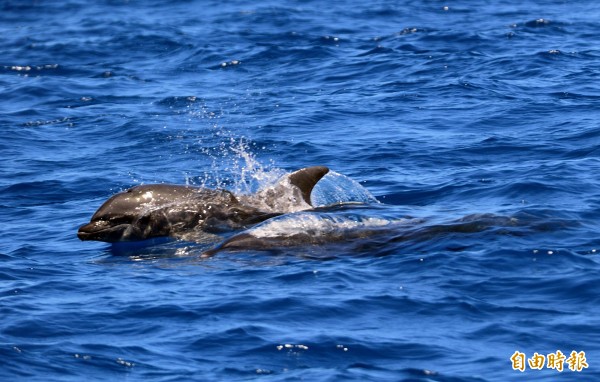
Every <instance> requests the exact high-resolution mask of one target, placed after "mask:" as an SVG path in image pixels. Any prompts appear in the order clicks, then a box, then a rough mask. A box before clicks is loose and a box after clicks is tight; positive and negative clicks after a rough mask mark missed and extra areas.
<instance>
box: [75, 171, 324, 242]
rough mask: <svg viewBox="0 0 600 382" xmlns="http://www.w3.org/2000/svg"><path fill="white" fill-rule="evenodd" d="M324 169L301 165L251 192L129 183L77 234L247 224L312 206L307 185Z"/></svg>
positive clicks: (95, 236) (175, 231) (101, 236)
mask: <svg viewBox="0 0 600 382" xmlns="http://www.w3.org/2000/svg"><path fill="white" fill-rule="evenodd" d="M328 172H329V169H328V168H327V167H324V166H315V167H308V168H304V169H301V170H298V171H296V172H293V173H291V174H288V175H286V176H284V177H283V178H282V179H280V181H279V182H278V183H277V184H276V185H275V186H272V187H268V188H266V189H263V190H261V191H259V192H257V193H256V194H254V195H240V196H235V195H234V194H233V193H231V192H230V191H227V190H222V189H217V190H213V189H207V188H202V187H193V186H185V185H172V184H148V185H142V186H137V187H133V188H131V189H129V190H127V191H124V192H120V193H118V194H116V195H113V196H112V197H111V198H110V199H108V200H107V201H106V202H105V203H104V204H102V206H101V207H100V208H99V209H98V210H97V211H96V213H95V214H94V215H93V216H92V218H91V221H90V222H89V223H88V224H85V225H83V226H81V227H80V228H79V231H78V232H77V236H78V237H79V239H81V240H96V241H105V242H111V243H114V242H121V241H138V240H146V239H152V238H157V237H166V236H170V237H175V238H177V237H182V236H183V237H185V235H189V234H190V233H191V234H192V235H193V234H199V235H202V234H207V235H210V234H215V233H219V232H224V231H231V230H236V229H242V228H247V227H249V226H252V225H254V224H257V223H260V222H262V221H265V220H267V219H269V218H272V217H274V216H278V215H281V214H284V213H287V212H295V211H300V210H305V209H310V208H312V205H311V201H310V194H311V192H312V189H313V187H314V186H315V184H316V183H317V182H318V181H319V180H320V179H321V178H322V177H323V176H324V175H325V174H327V173H328Z"/></svg>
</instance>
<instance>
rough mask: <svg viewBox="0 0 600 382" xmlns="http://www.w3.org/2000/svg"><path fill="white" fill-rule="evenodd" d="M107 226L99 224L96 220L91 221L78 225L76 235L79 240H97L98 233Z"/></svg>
mask: <svg viewBox="0 0 600 382" xmlns="http://www.w3.org/2000/svg"><path fill="white" fill-rule="evenodd" d="M106 228H108V227H102V226H99V224H98V222H91V223H88V224H86V225H82V226H81V227H79V230H78V231H77V237H78V238H79V240H83V241H85V240H98V239H97V237H98V234H99V233H100V232H102V231H103V230H104V229H106Z"/></svg>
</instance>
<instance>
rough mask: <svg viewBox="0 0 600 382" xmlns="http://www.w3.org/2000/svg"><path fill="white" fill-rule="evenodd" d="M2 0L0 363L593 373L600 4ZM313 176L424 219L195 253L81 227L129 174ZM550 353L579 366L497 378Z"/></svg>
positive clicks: (19, 372)
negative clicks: (321, 170)
mask: <svg viewBox="0 0 600 382" xmlns="http://www.w3.org/2000/svg"><path fill="white" fill-rule="evenodd" d="M0 9H1V10H0V47H1V52H2V54H1V56H0V127H1V128H2V138H0V163H1V164H0V221H1V222H2V224H1V225H0V317H1V321H0V379H2V380H11V381H12V380H27V381H48V380H61V381H81V380H128V381H149V380H153V381H180V380H198V381H205V380H268V381H283V380H323V381H339V380H356V381H365V380H372V381H380V380H395V381H399V380H402V381H508V380H527V381H571V380H579V379H581V380H589V381H592V380H597V379H600V369H599V365H600V345H599V344H600V331H599V328H600V319H599V318H598V314H599V313H600V308H598V306H599V304H600V299H599V298H598V291H599V286H600V283H599V282H598V279H599V278H600V258H599V256H598V251H600V238H599V237H600V236H599V235H600V229H599V227H598V221H599V219H598V216H600V189H599V185H600V179H599V175H598V174H599V173H600V149H599V145H600V123H599V122H598V121H599V119H600V88H599V87H598V80H599V79H600V45H599V43H598V36H600V26H599V24H598V20H599V19H600V6H599V5H598V3H597V2H595V1H589V0H588V1H578V2H566V1H544V2H542V1H540V2H532V1H525V2H509V1H498V2H479V1H473V0H464V1H447V2H438V1H406V2H392V1H377V2H361V1H351V2H327V3H323V2H316V1H309V2H288V3H285V4H283V3H280V2H269V1H262V2H259V3H246V2H226V3H223V2H217V1H173V2H170V3H168V4H163V3H161V2H155V4H153V5H148V4H147V2H135V1H99V2H94V3H93V4H92V3H91V2H84V1H75V0H69V1H39V2H38V1H3V2H1V3H0ZM309 165H326V166H329V167H330V168H332V169H333V170H335V171H337V172H339V173H341V174H345V175H347V176H348V177H350V178H352V179H354V180H356V181H358V182H360V183H361V185H363V186H364V187H365V188H367V189H369V190H370V191H371V192H372V193H373V194H374V195H375V196H376V197H377V198H378V199H379V200H380V201H381V202H383V203H384V204H382V205H380V206H376V207H372V208H366V209H363V210H360V211H361V213H362V214H370V215H372V216H370V217H372V218H381V217H385V218H390V217H394V216H397V217H403V216H407V215H408V216H418V217H426V219H425V223H423V225H422V226H421V227H420V228H418V229H415V228H410V229H407V230H406V231H403V230H401V229H396V230H394V231H393V232H387V233H384V234H382V235H381V234H380V235H375V236H373V237H369V236H365V237H355V238H353V239H352V240H347V241H333V242H329V243H322V244H319V243H317V244H310V245H309V244H305V245H301V244H300V245H293V246H286V247H284V248H279V249H277V250H269V251H257V250H250V249H249V250H246V251H244V250H241V251H224V252H220V253H218V254H217V255H216V256H214V257H212V258H209V259H201V258H199V256H198V255H199V254H200V253H201V252H202V250H203V249H204V248H201V246H194V245H193V244H189V243H188V244H185V245H184V244H177V243H175V244H172V243H171V244H166V245H162V246H161V245H158V246H155V247H152V246H150V247H147V248H145V249H143V248H142V249H139V250H137V252H136V251H134V252H133V253H126V254H123V253H118V252H117V251H115V250H114V249H112V248H111V247H110V246H109V245H107V244H104V243H96V242H80V241H79V240H78V239H77V237H76V231H77V228H78V226H80V225H82V224H84V223H86V222H87V221H88V220H89V218H90V216H91V215H92V213H93V212H94V211H95V210H96V208H97V207H98V206H99V205H100V204H101V203H102V202H103V201H104V200H105V199H106V198H108V197H109V196H110V195H112V194H113V193H115V192H118V191H120V190H123V189H125V188H127V187H130V186H132V185H137V184H141V183H153V182H174V183H181V184H184V183H188V184H203V185H207V186H210V187H217V186H222V187H229V188H232V189H234V190H239V189H242V188H243V186H244V185H245V184H246V183H245V181H247V180H248V179H247V178H246V175H248V174H262V173H272V172H277V171H280V172H281V171H284V170H285V171H292V170H295V169H298V168H302V167H305V166H309ZM330 213H331V214H333V215H335V214H336V213H344V211H338V212H336V211H332V212H330ZM472 214H488V215H476V216H483V217H482V218H481V219H479V220H477V219H475V220H476V221H475V223H473V224H457V223H455V222H456V221H457V220H458V219H461V218H462V217H464V216H468V215H472ZM513 223H514V224H513ZM557 350H560V351H561V352H562V353H564V354H566V357H569V354H570V353H571V351H573V350H575V351H577V352H580V351H583V352H585V354H586V358H587V363H588V365H589V367H588V368H587V369H583V370H581V371H580V372H577V371H571V370H569V369H568V365H567V363H565V365H564V371H563V372H558V371H556V370H553V369H548V368H544V369H543V370H532V369H531V368H529V367H527V369H526V370H525V371H524V372H523V373H521V372H520V371H515V370H513V368H512V364H511V360H510V357H511V356H512V355H513V353H515V351H520V352H522V353H524V354H526V356H527V357H531V356H533V355H534V353H535V352H537V353H540V354H544V355H547V354H550V353H554V352H556V351H557Z"/></svg>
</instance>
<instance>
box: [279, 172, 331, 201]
mask: <svg viewBox="0 0 600 382" xmlns="http://www.w3.org/2000/svg"><path fill="white" fill-rule="evenodd" d="M328 172H329V168H327V167H325V166H313V167H307V168H303V169H301V170H298V171H295V172H293V173H291V174H290V175H288V177H287V178H288V180H289V181H290V183H291V184H293V185H294V186H296V187H298V189H300V192H301V193H302V199H304V201H305V202H306V203H308V204H309V205H312V203H311V202H310V193H311V192H312V190H313V188H314V187H315V184H317V182H318V181H319V180H321V178H322V177H324V176H325V174H327V173H328Z"/></svg>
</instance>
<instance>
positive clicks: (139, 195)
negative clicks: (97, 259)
mask: <svg viewBox="0 0 600 382" xmlns="http://www.w3.org/2000/svg"><path fill="white" fill-rule="evenodd" d="M166 187H168V186H167V185H153V186H138V187H134V188H131V189H129V190H127V191H124V192H120V193H118V194H116V195H113V196H112V197H111V198H110V199H108V200H107V201H106V202H104V204H102V206H100V208H99V209H98V211H96V213H95V214H94V215H93V216H92V218H91V220H90V222H89V223H88V224H85V225H83V226H81V227H80V228H79V230H78V232H77V237H79V239H81V240H97V241H105V242H109V243H113V242H117V241H136V240H145V239H149V238H152V237H157V236H167V235H168V234H169V231H170V224H169V221H168V220H167V218H166V216H165V214H164V212H163V210H162V209H161V208H158V207H159V206H162V204H164V200H162V199H164V198H165V195H164V193H165V191H166V190H167V189H166ZM161 189H162V190H161ZM161 191H163V192H162V193H161Z"/></svg>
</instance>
